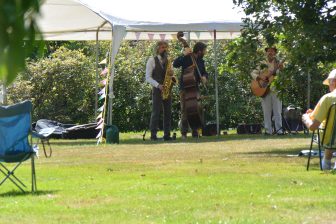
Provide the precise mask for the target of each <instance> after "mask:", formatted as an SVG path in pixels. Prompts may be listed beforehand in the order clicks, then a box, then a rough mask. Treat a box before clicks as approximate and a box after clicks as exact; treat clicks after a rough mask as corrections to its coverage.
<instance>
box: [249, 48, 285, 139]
mask: <svg viewBox="0 0 336 224" xmlns="http://www.w3.org/2000/svg"><path fill="white" fill-rule="evenodd" d="M265 52H266V60H265V61H263V62H262V63H261V65H260V66H258V68H256V69H255V70H253V71H252V72H251V76H252V78H253V79H254V80H253V81H252V83H251V89H252V92H253V94H254V95H256V96H261V97H262V100H261V105H262V109H263V114H264V127H265V134H266V135H267V134H269V135H271V134H273V130H272V112H273V117H274V120H275V133H277V134H279V135H281V134H283V130H282V118H281V111H282V102H281V100H280V99H279V98H278V96H277V94H276V91H275V89H274V87H273V86H271V84H272V81H273V80H274V78H275V76H276V75H277V74H278V73H279V70H281V69H283V62H280V61H279V60H278V59H277V58H276V54H277V48H276V47H267V48H265Z"/></svg>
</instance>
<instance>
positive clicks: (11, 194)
mask: <svg viewBox="0 0 336 224" xmlns="http://www.w3.org/2000/svg"><path fill="white" fill-rule="evenodd" d="M56 192H57V191H53V190H49V191H42V190H37V191H36V192H30V191H28V192H22V191H19V190H17V191H15V190H12V191H9V192H6V193H1V194H0V197H3V198H4V197H20V196H25V195H34V196H40V195H48V194H55V193H56Z"/></svg>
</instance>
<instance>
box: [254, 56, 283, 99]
mask: <svg viewBox="0 0 336 224" xmlns="http://www.w3.org/2000/svg"><path fill="white" fill-rule="evenodd" d="M283 63H284V61H281V62H279V63H277V65H276V66H275V68H274V69H273V70H269V69H264V70H263V71H262V72H261V74H260V75H259V76H258V77H257V79H256V80H252V82H251V91H252V93H253V95H255V96H260V97H265V96H266V95H267V94H268V93H269V90H270V85H271V84H272V82H273V80H274V78H275V74H276V72H277V70H278V69H279V68H280V67H282V65H283Z"/></svg>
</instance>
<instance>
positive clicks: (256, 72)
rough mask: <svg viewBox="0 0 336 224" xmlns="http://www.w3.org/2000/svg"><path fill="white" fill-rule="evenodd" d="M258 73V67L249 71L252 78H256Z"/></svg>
mask: <svg viewBox="0 0 336 224" xmlns="http://www.w3.org/2000/svg"><path fill="white" fill-rule="evenodd" d="M258 75H260V70H259V69H254V70H253V71H252V72H251V76H252V78H253V79H254V80H256V79H257V77H258Z"/></svg>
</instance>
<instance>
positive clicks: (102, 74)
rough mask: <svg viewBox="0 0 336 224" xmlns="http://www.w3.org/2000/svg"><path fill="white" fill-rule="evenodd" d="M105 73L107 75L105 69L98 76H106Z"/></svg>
mask: <svg viewBox="0 0 336 224" xmlns="http://www.w3.org/2000/svg"><path fill="white" fill-rule="evenodd" d="M107 73H108V69H107V68H105V69H104V70H103V71H102V72H101V73H100V75H101V76H106V74H107Z"/></svg>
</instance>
